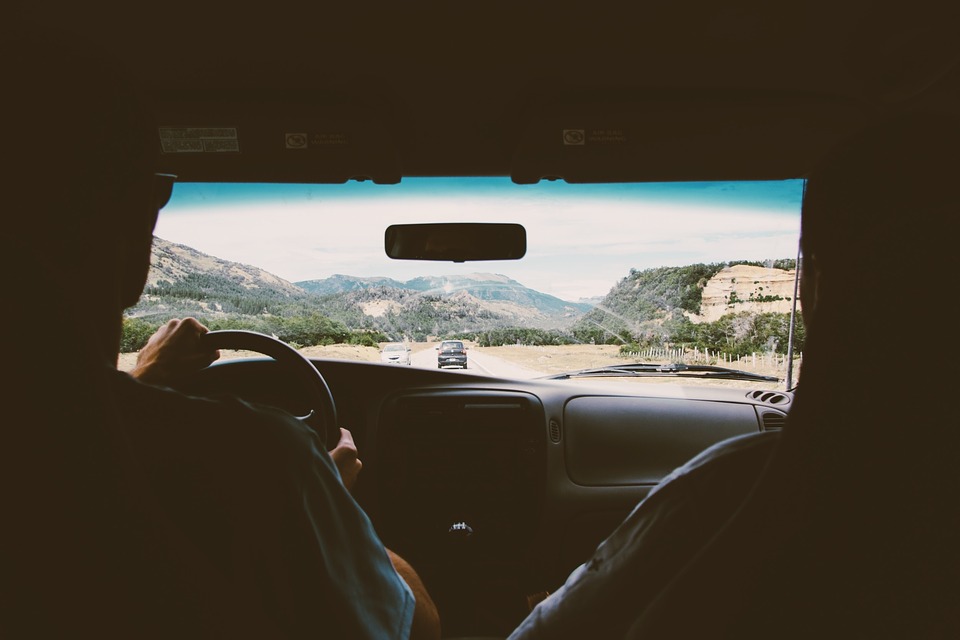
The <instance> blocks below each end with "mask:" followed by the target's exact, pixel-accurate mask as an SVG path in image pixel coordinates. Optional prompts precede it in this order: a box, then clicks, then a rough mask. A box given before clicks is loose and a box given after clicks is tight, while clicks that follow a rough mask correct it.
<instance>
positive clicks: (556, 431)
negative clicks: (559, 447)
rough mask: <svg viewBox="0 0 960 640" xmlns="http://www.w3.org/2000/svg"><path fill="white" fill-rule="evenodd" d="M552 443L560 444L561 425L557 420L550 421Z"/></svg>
mask: <svg viewBox="0 0 960 640" xmlns="http://www.w3.org/2000/svg"><path fill="white" fill-rule="evenodd" d="M550 442H553V443H554V444H556V443H558V442H560V423H559V422H557V421H556V420H551V421H550Z"/></svg>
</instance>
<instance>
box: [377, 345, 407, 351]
mask: <svg viewBox="0 0 960 640" xmlns="http://www.w3.org/2000/svg"><path fill="white" fill-rule="evenodd" d="M383 350H384V351H406V350H407V349H406V347H404V346H403V345H402V344H388V345H387V346H385V347H384V348H383Z"/></svg>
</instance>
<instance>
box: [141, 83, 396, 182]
mask: <svg viewBox="0 0 960 640" xmlns="http://www.w3.org/2000/svg"><path fill="white" fill-rule="evenodd" d="M155 111H156V117H157V122H158V127H157V132H156V134H157V142H158V147H159V166H160V170H162V171H164V172H167V173H173V174H176V175H177V177H178V180H180V181H185V182H290V183H295V182H304V183H344V182H347V181H349V180H354V179H358V180H372V181H373V182H376V183H382V184H395V183H397V182H399V181H400V176H401V171H400V159H399V154H398V153H397V148H396V145H395V144H394V143H393V140H392V139H391V137H390V136H389V134H388V131H389V130H390V129H389V127H388V126H387V125H386V122H385V118H384V117H383V114H381V113H379V112H378V111H377V110H376V109H374V108H371V107H367V106H364V105H362V104H361V105H358V104H350V103H345V102H341V101H338V100H336V99H331V98H330V97H329V96H320V97H318V96H315V95H285V96H281V97H280V98H278V99H271V100H263V99H256V98H254V97H250V96H245V95H242V94H241V95H229V96H217V97H211V98H207V99H203V98H199V99H198V97H197V96H196V95H191V96H190V97H189V99H184V100H177V99H171V98H164V99H163V100H161V101H158V102H157V103H156V109H155Z"/></svg>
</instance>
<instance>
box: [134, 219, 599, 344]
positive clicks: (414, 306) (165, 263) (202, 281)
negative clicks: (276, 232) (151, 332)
mask: <svg viewBox="0 0 960 640" xmlns="http://www.w3.org/2000/svg"><path fill="white" fill-rule="evenodd" d="M591 307H592V305H590V304H587V303H583V302H568V301H565V300H561V299H559V298H557V297H555V296H551V295H549V294H546V293H543V292H540V291H536V290H534V289H531V288H529V287H526V286H524V285H522V284H521V283H519V282H517V281H516V280H513V279H511V278H508V277H507V276H504V275H500V274H492V273H473V274H467V275H462V276H421V277H418V278H414V279H412V280H408V281H406V282H400V281H397V280H394V279H391V278H386V277H355V276H349V275H343V274H336V275H333V276H330V277H329V278H324V279H318V280H306V281H301V282H288V281H287V280H284V279H282V278H280V277H278V276H276V275H274V274H271V273H269V272H267V271H264V270H263V269H260V268H258V267H254V266H251V265H245V264H241V263H237V262H230V261H227V260H223V259H220V258H216V257H214V256H210V255H207V254H204V253H202V252H200V251H197V250H195V249H193V248H191V247H187V246H185V245H181V244H176V243H172V242H169V241H167V240H163V239H162V238H155V239H154V250H153V258H152V261H151V268H150V273H149V276H148V280H147V287H146V290H145V293H144V296H143V298H142V299H141V301H140V303H139V304H138V305H137V306H136V307H134V308H133V309H132V310H131V311H130V312H129V314H128V315H131V316H134V317H157V318H159V317H162V316H172V315H198V316H210V315H231V314H238V315H249V314H255V315H256V314H264V313H266V314H273V315H281V316H282V315H289V314H294V313H309V312H311V311H315V312H319V313H321V314H323V315H326V316H328V317H330V318H332V319H334V320H337V321H339V322H342V323H344V324H345V325H346V326H347V327H348V328H350V329H359V328H376V329H381V330H386V331H387V332H388V333H390V334H393V333H395V332H397V330H398V328H399V327H401V326H402V327H404V331H406V330H409V329H410V327H412V326H413V325H417V326H418V327H422V326H424V325H425V326H427V327H429V330H431V331H432V330H436V331H474V330H483V329H489V328H492V327H498V326H504V325H516V324H522V325H524V326H535V327H541V328H559V327H565V326H569V325H571V324H572V323H573V322H574V321H575V320H576V319H577V318H578V317H579V316H581V315H583V313H585V312H586V311H588V310H589V309H590V308H591ZM427 330H428V329H423V331H427Z"/></svg>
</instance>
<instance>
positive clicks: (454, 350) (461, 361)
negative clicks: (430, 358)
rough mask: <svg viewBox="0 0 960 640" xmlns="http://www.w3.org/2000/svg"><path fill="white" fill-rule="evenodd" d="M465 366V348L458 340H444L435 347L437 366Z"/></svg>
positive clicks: (463, 367)
mask: <svg viewBox="0 0 960 640" xmlns="http://www.w3.org/2000/svg"><path fill="white" fill-rule="evenodd" d="M444 367H460V368H462V369H466V368H467V348H466V347H465V346H464V344H463V342H461V341H460V340H444V341H443V342H441V343H440V346H439V347H437V368H438V369H443V368H444Z"/></svg>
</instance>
